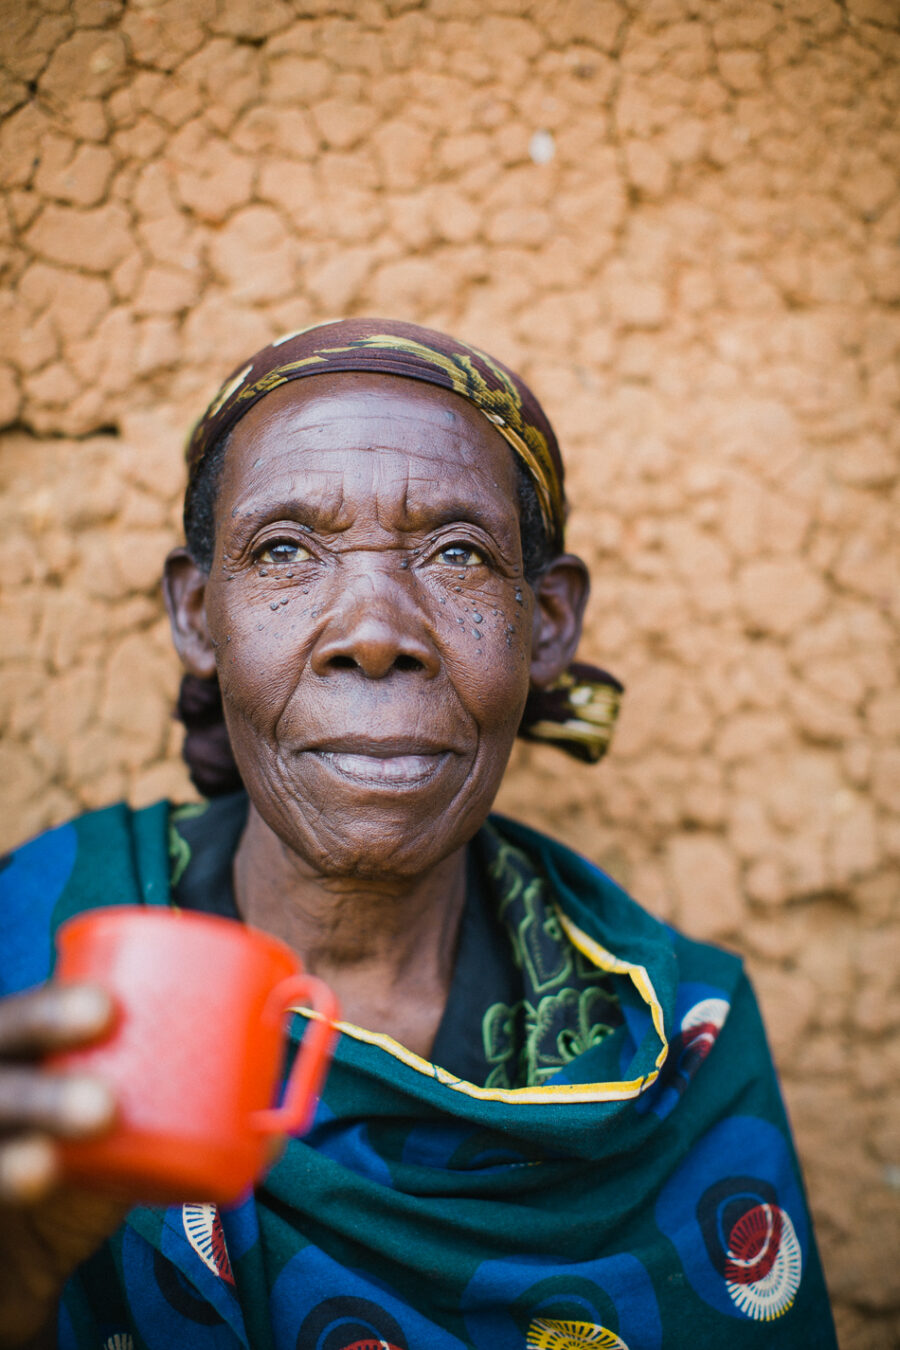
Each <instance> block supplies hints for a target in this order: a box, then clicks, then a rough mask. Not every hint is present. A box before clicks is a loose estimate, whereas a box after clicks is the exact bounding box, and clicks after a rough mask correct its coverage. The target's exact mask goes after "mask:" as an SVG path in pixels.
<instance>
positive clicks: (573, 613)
mask: <svg viewBox="0 0 900 1350" xmlns="http://www.w3.org/2000/svg"><path fill="white" fill-rule="evenodd" d="M590 589H591V583H590V578H589V577H588V570H587V568H586V567H585V565H584V563H583V562H582V561H581V559H580V558H576V557H575V555H574V554H572V553H561V554H560V555H559V557H558V558H554V559H553V561H552V562H551V563H550V565H549V566H548V567H547V568H546V569H545V571H544V572H542V574H541V576H540V578H539V579H538V581H537V584H536V585H535V588H534V593H535V600H536V604H535V609H534V620H533V624H534V626H533V630H532V642H531V682H532V684H534V685H536V686H537V687H538V688H539V689H546V688H547V687H548V686H549V685H551V684H553V682H554V680H557V679H558V678H559V676H560V675H561V674H562V673H563V671H564V670H565V669H566V668H567V666H568V665H569V664H570V663H571V661H572V660H573V658H574V656H575V650H576V648H577V646H578V643H579V641H580V639H581V626H582V622H583V619H584V608H585V605H586V604H587V599H588V595H589V594H590Z"/></svg>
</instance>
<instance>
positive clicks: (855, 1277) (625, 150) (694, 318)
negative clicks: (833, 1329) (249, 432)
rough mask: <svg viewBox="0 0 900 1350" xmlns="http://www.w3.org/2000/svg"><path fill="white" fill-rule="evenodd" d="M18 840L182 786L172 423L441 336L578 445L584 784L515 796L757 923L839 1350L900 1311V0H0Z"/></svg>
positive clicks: (701, 924)
mask: <svg viewBox="0 0 900 1350" xmlns="http://www.w3.org/2000/svg"><path fill="white" fill-rule="evenodd" d="M0 55H2V67H3V74H2V84H0V108H2V111H3V114H4V117H3V121H2V126H0V173H2V181H3V184H4V186H5V189H6V193H5V198H4V203H3V207H2V212H0V231H2V240H0V247H2V261H3V267H4V282H5V285H4V291H3V295H2V315H0V424H2V425H3V426H4V427H7V428H8V430H6V431H5V432H4V433H3V434H2V437H0V486H2V502H0V517H2V528H0V585H2V601H0V624H2V633H0V723H2V729H3V744H2V748H0V793H2V798H3V813H2V824H0V832H2V839H3V842H4V843H5V844H12V843H14V842H16V841H18V840H19V839H21V838H22V837H23V836H25V835H27V834H29V833H31V832H34V831H36V830H39V829H42V828H43V827H45V826H47V825H50V824H52V823H54V822H57V821H59V820H61V819H63V818H64V817H66V816H68V815H70V814H72V813H73V812H76V811H79V810H81V809H84V808H87V807H92V806H96V805H99V804H102V803H106V802H108V801H111V800H113V799H115V798H118V797H120V796H122V795H123V794H127V795H128V796H129V797H130V798H131V799H132V800H133V801H135V802H146V801H148V800H150V799H153V798H156V797H158V796H160V795H164V794H169V795H174V796H183V795H185V794H186V793H187V791H188V789H187V785H186V779H185V775H184V773H183V771H182V768H181V766H180V762H179V735H178V731H177V728H176V727H175V725H174V724H173V722H172V720H171V716H170V708H171V704H172V699H173V695H174V692H175V689H176V684H177V670H176V663H175V659H174V657H173V655H172V652H171V650H170V645H169V640H168V636H167V631H166V625H165V622H164V619H163V616H162V606H161V603H160V596H159V589H158V584H157V578H158V575H159V570H160V564H161V561H162V558H163V556H164V554H165V552H166V550H167V549H168V548H169V547H170V546H171V545H172V544H174V543H175V542H176V541H177V540H178V538H179V494H180V490H181V486H182V468H181V444H182V440H183V435H184V432H185V429H186V428H187V426H188V424H189V422H190V421H191V419H192V418H193V417H194V416H196V415H197V414H198V413H199V411H200V410H201V408H202V407H203V405H204V404H205V402H206V400H207V398H208V397H209V396H210V395H211V394H212V393H213V391H214V390H215V388H216V387H217V385H218V384H219V382H220V380H221V379H222V378H223V376H224V375H225V374H226V372H227V371H228V369H229V368H230V366H231V365H232V364H233V363H234V362H235V361H237V360H238V359H239V358H241V357H243V356H245V355H247V354H248V353H249V352H251V351H252V350H253V349H255V348H256V347H257V346H258V345H260V344H262V343H263V342H265V341H267V340H268V339H270V338H271V337H273V336H275V335H277V334H278V333H280V332H283V331H285V330H288V329H292V328H297V327H300V326H303V325H305V324H307V323H310V322H314V321H317V320H320V319H325V318H331V317H335V316H337V315H340V314H360V313H376V314H387V315H394V316H400V317H405V318H412V319H415V320H419V321H422V322H425V323H429V324H433V325H436V326H438V327H443V328H447V329H449V330H451V331H453V332H456V333H459V334H460V335H461V336H463V337H465V338H468V339H469V340H471V341H474V342H476V343H477V344H479V345H481V346H484V347H487V348H488V350H490V351H493V352H495V353H496V354H497V355H499V356H501V357H502V358H504V359H505V360H507V361H508V362H510V363H512V364H513V365H515V366H517V367H518V368H519V369H521V370H522V371H523V373H524V374H525V376H526V377H527V378H529V379H530V380H531V381H532V382H533V383H534V385H535V387H536V389H537V391H538V392H539V394H540V396H541V397H542V398H543V400H544V401H545V403H546V406H547V408H548V410H549V412H550V414H551V416H552V417H553V419H554V421H555V423H556V425H557V428H558V430H559V433H560V439H561V441H562V443H563V446H564V448H565V452H566V454H567V458H568V463H569V491H570V496H571V500H572V502H573V506H574V510H573V515H572V521H571V529H570V539H571V545H572V547H573V548H574V549H575V550H576V551H578V552H580V553H582V554H583V555H584V556H585V557H586V558H587V559H588V561H589V563H590V565H591V568H592V572H593V576H594V594H593V599H592V602H591V608H590V614H589V620H588V626H587V634H586V638H585V643H584V652H585V655H586V656H588V657H590V658H591V659H594V660H597V661H600V662H601V663H605V664H607V665H608V666H609V667H610V668H611V669H613V670H615V671H616V672H617V673H618V674H620V675H621V677H622V678H623V679H624V680H625V681H626V683H627V685H628V696H627V699H626V703H625V710H624V713H623V718H622V725H621V730H620V733H619V735H618V739H617V741H616V743H615V747H614V750H613V753H612V754H611V756H610V758H609V760H608V761H607V763H606V764H605V765H604V766H603V767H602V768H601V769H600V770H590V769H582V768H580V767H573V766H572V764H571V763H568V762H564V761H563V760H562V759H561V758H560V757H557V756H554V755H553V753H552V752H548V751H544V750H540V749H534V748H528V749H522V750H521V751H517V753H516V757H515V763H514V767H513V770H512V772H511V774H510V776H509V779H508V782H507V785H506V786H505V788H504V791H503V795H502V799H501V805H502V806H503V808H504V809H506V810H507V811H509V812H512V813H515V814H519V815H521V816H523V817H524V818H526V819H527V820H529V821H531V822H533V823H535V824H537V825H538V826H541V827H544V828H546V829H548V830H550V831H552V832H554V833H555V834H557V835H559V836H561V837H562V838H564V839H565V840H567V841H569V842H570V843H572V844H574V845H575V846H576V847H578V848H580V849H582V850H584V851H585V852H586V853H588V854H589V855H590V856H591V857H593V858H595V859H596V860H598V861H599V862H600V863H602V864H604V865H605V866H607V867H608V868H609V869H610V870H611V871H612V872H613V873H614V874H615V875H616V876H617V877H619V878H621V879H622V880H624V882H625V883H626V884H627V885H629V886H630V888H631V889H632V890H633V891H634V893H635V894H636V895H637V896H638V897H639V898H640V899H641V900H642V901H643V902H644V903H645V904H647V905H648V906H649V907H650V908H651V909H653V910H655V911H656V912H658V913H660V914H663V915H665V916H666V917H669V918H671V919H673V920H674V921H675V922H677V923H679V924H680V925H682V926H683V927H684V928H685V929H686V930H687V931H688V932H690V933H692V934H695V935H697V936H699V937H702V938H712V939H714V940H717V941H721V942H724V943H725V944H727V945H729V946H732V947H734V948H736V949H738V950H740V951H741V952H743V953H745V954H746V957H747V959H748V962H749V965H750V969H751V971H752V974H753V976H754V978H755V981H756V984H757V987H758V989H759V992H760V995H761V998H762V1001H763V1004H764V1008H765V1011H766V1014H767V1018H768V1025H769V1029H770V1033H771V1037H772V1041H773V1043H774V1047H775V1052H776V1055H777V1058H778V1062H779V1064H780V1067H781V1070H782V1073H783V1078H784V1084H785V1089H786V1094H787V1098H788V1103H789V1106H790V1109H791V1112H792V1116H793V1119H794V1123H795V1128H796V1133H797V1137H798V1141H799V1146H800V1150H801V1153H802V1157H803V1160H804V1164H805V1167H806V1172H807V1178H808V1182H809V1187H810V1190H811V1194H812V1203H813V1209H814V1211H815V1214H816V1216H817V1221H818V1230H819V1237H820V1240H821V1243H822V1246H823V1249H824V1256H825V1261H826V1266H827V1271H828V1276H829V1280H830V1284H831V1288H832V1291H833V1296H834V1299H835V1304H836V1311H837V1317H838V1321H839V1326H840V1331H841V1336H842V1345H843V1346H844V1347H846V1350H887V1347H891V1346H897V1345H900V1323H898V1314H900V1261H898V1259H897V1258H898V1244H897V1236H898V1231H900V1227H898V1218H900V1207H898V1199H900V1134H898V1126H900V1110H898V1100H897V1088H898V1083H900V1037H898V1023H900V992H898V987H897V971H898V966H900V914H898V901H897V893H898V886H897V881H898V875H897V874H898V868H897V863H898V859H900V739H898V738H900V690H898V678H897V675H898V649H897V627H898V620H900V601H898V595H900V588H898V571H897V563H898V557H897V553H898V538H900V533H898V528H897V515H898V501H897V495H898V492H897V486H898V479H897V469H898V451H900V419H898V404H900V367H898V349H900V312H898V306H900V249H898V242H900V181H898V165H900V18H898V8H897V3H896V0H841V2H840V3H838V2H837V0H771V2H770V0H630V2H626V0H425V2H424V3H416V0H358V2H357V0H343V3H334V2H333V0H332V2H329V0H294V2H293V3H288V2H287V0H133V2H132V3H128V4H127V5H124V4H122V3H121V2H120V0H29V2H28V3H26V0H12V2H11V3H10V0H7V3H5V4H4V5H3V6H2V9H0Z"/></svg>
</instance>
